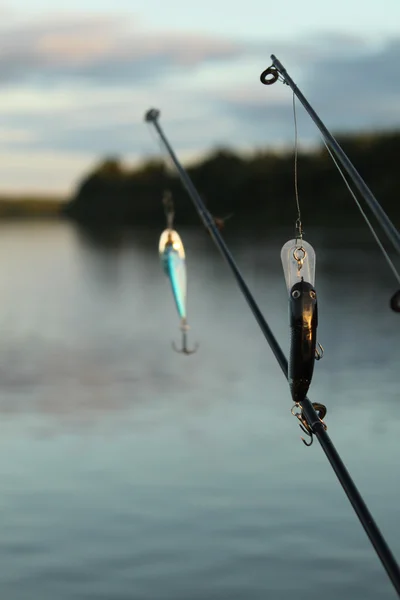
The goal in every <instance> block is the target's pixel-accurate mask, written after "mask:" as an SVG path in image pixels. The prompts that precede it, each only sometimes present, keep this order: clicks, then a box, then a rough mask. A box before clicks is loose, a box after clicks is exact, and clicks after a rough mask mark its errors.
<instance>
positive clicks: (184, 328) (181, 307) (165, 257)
mask: <svg viewBox="0 0 400 600" xmlns="http://www.w3.org/2000/svg"><path fill="white" fill-rule="evenodd" d="M164 204H165V206H166V215H167V229H165V230H164V231H163V232H162V234H161V237H160V241H159V244H158V252H159V255H160V259H161V264H162V267H163V270H164V273H165V274H166V275H167V277H168V279H169V281H170V283H171V289H172V294H173V297H174V301H175V306H176V310H177V312H178V315H179V318H180V321H181V325H180V329H181V332H182V348H181V349H180V350H179V349H178V348H176V346H175V344H172V346H173V348H174V350H176V352H181V353H183V354H193V353H194V352H196V349H197V346H196V347H195V348H194V349H193V350H189V349H188V346H187V332H188V329H189V326H188V323H187V308H186V296H187V280H186V263H185V249H184V247H183V243H182V240H181V238H180V236H179V234H178V232H177V231H175V230H174V229H173V228H172V224H173V216H174V213H173V204H172V200H171V198H170V196H169V195H168V196H166V197H165V198H164Z"/></svg>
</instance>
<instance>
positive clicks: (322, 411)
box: [290, 402, 327, 447]
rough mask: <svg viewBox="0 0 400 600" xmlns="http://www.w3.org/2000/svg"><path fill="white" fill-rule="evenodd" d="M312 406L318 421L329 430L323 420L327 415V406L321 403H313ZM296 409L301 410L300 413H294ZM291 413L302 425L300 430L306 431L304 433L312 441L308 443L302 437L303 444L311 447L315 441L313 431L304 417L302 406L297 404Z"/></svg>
mask: <svg viewBox="0 0 400 600" xmlns="http://www.w3.org/2000/svg"><path fill="white" fill-rule="evenodd" d="M312 405H313V407H314V410H315V412H316V413H317V415H318V419H319V420H320V421H321V423H322V425H323V426H324V428H325V429H327V426H326V424H325V423H324V421H323V419H324V417H325V415H326V413H327V409H326V406H325V405H324V404H320V403H319V402H313V403H312ZM295 408H298V409H300V412H294V410H295ZM290 412H291V413H292V415H293V416H294V417H296V418H297V419H298V420H299V421H300V423H299V427H300V429H301V430H302V431H304V433H305V434H306V435H307V436H308V437H309V438H310V441H309V442H307V441H306V440H305V439H304V438H303V437H301V438H300V439H301V441H302V442H303V444H304V445H305V446H307V447H310V446H311V445H312V443H313V441H314V436H313V430H312V429H311V427H310V425H309V424H308V422H307V420H306V418H305V417H304V415H303V410H302V408H301V406H300V405H299V404H295V405H294V406H293V408H292V410H291V411H290Z"/></svg>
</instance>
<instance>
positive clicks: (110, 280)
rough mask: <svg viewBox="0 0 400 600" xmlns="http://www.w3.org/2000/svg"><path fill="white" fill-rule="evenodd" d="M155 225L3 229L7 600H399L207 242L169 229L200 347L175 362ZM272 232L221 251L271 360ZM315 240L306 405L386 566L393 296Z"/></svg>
mask: <svg viewBox="0 0 400 600" xmlns="http://www.w3.org/2000/svg"><path fill="white" fill-rule="evenodd" d="M159 233H160V232H157V231H155V232H151V231H149V232H137V233H136V234H133V233H132V234H130V235H125V236H124V237H123V238H119V237H118V236H116V237H113V236H109V237H107V239H103V238H102V237H96V236H89V235H88V234H87V233H85V232H84V231H82V230H80V229H78V228H76V227H74V226H73V225H71V224H68V223H54V222H53V223H52V222H47V223H46V222H43V223H42V222H32V223H17V222H15V223H3V224H2V225H1V226H0V297H1V303H0V331H1V338H0V340H1V341H0V415H1V419H0V482H1V487H0V510H1V521H0V523H1V525H0V556H1V563H0V564H1V568H0V596H1V598H2V599H4V600H25V599H26V600H32V599H37V600H55V599H57V600H67V599H72V598H73V599H77V600H78V599H79V600H80V599H82V600H84V599H85V600H90V599H93V600H101V599H107V600H108V599H109V600H127V599H131V600H228V599H229V600H261V599H262V600H264V599H266V598H274V599H276V598H279V599H280V600H286V599H287V600H288V599H293V598H305V599H307V600H314V599H318V600H320V598H321V597H323V598H324V600H331V599H332V600H333V599H337V598H349V599H353V600H358V599H360V600H361V599H363V600H368V599H376V598H379V599H380V600H384V599H386V598H387V599H390V598H395V597H396V595H395V592H394V591H393V589H392V587H391V584H390V583H389V580H388V578H387V576H386V574H385V572H384V570H383V567H382V566H381V564H380V562H379V560H378V559H377V557H376V555H375V553H374V551H373V550H372V547H371V545H370V543H369V541H368V539H367V537H366V535H365V533H364V531H363V530H362V528H361V525H360V524H359V522H358V520H357V518H356V516H355V514H354V512H353V510H352V508H351V506H350V504H349V502H348V500H347V498H346V497H345V495H344V492H343V490H342V489H341V487H340V485H339V484H338V482H337V480H336V477H335V475H334V473H333V471H332V469H331V468H330V466H329V464H328V462H327V460H326V458H325V455H324V454H323V452H322V450H321V448H320V447H319V444H318V442H315V443H314V445H313V446H312V447H311V448H306V447H305V446H304V445H303V444H302V442H301V441H300V434H301V432H300V430H299V427H298V425H297V421H296V419H295V418H294V417H293V416H291V414H290V409H291V406H292V403H291V400H290V395H289V390H288V386H287V383H286V381H285V379H284V377H283V376H282V374H281V372H280V369H279V367H278V365H277V364H276V362H275V359H274V357H273V355H272V353H271V351H270V349H269V347H268V345H267V343H266V341H265V340H264V338H263V336H262V334H261V332H260V331H259V329H258V326H257V324H256V322H255V320H254V318H253V316H252V314H251V313H250V311H249V310H248V308H247V305H246V303H245V301H244V299H243V298H242V296H241V294H240V292H239V291H238V289H237V287H236V284H235V282H234V280H233V278H232V276H231V274H230V272H229V270H228V268H227V266H226V265H225V263H224V262H223V260H222V259H221V257H220V256H219V254H218V252H217V250H216V249H215V247H214V246H213V243H212V241H211V239H210V238H209V237H208V235H207V234H206V233H205V232H203V231H201V230H199V231H197V232H194V231H185V230H182V231H181V235H182V238H183V241H184V243H185V247H186V253H187V262H188V269H189V271H188V281H189V296H188V303H189V322H190V324H191V330H190V332H189V343H190V344H194V343H195V342H199V344H200V347H199V350H198V353H197V354H195V355H193V356H190V357H187V356H183V355H180V354H177V353H174V352H173V351H172V349H171V340H176V341H177V342H179V329H178V320H177V317H176V314H175V309H174V305H173V301H172V297H171V293H170V289H169V284H168V281H167V279H166V278H165V276H164V275H163V273H162V270H161V266H160V264H159V260H158V256H157V245H158V237H159ZM360 236H361V234H360ZM266 237H267V236H266ZM287 237H288V236H287V234H286V235H283V236H280V235H276V236H274V237H272V236H268V241H266V242H264V243H263V244H262V245H258V246H257V247H254V246H253V245H252V243H251V241H249V240H247V241H246V240H236V241H235V243H234V244H233V245H232V246H231V249H232V252H233V254H234V256H235V258H236V260H237V263H238V265H239V267H240V269H241V270H242V273H243V275H244V276H245V278H246V280H247V283H248V285H249V287H250V289H251V290H252V292H253V293H254V295H255V297H256V299H257V301H258V302H259V305H260V307H261V309H262V310H263V311H264V314H265V316H266V317H267V319H268V321H269V323H270V325H271V327H272V329H273V331H274V333H275V334H276V336H277V337H278V339H279V340H280V342H281V343H282V346H283V348H284V350H285V352H287V350H288V342H289V331H288V324H287V295H286V289H285V285H284V279H283V273H282V269H281V264H280V249H281V246H282V245H283V243H284V242H285V241H286V240H287ZM364 237H365V236H363V239H364ZM360 239H361V238H360ZM309 241H310V242H311V243H313V245H314V247H315V248H316V251H317V280H316V284H317V290H318V293H319V313H320V326H319V340H320V342H321V343H322V344H323V346H324V347H325V356H324V358H323V360H322V361H321V362H320V363H317V364H316V368H315V373H314V380H313V383H312V386H311V390H310V398H311V400H313V401H319V402H322V403H324V404H326V405H327V408H328V414H327V417H326V423H327V425H328V432H329V433H330V435H331V437H332V440H333V442H334V443H335V444H336V447H337V449H338V451H339V452H340V454H341V455H342V458H343V459H344V461H345V463H346V465H347V467H348V469H349V470H350V473H351V474H352V475H353V477H354V479H355V482H356V484H357V485H358V486H359V489H360V491H361V493H362V494H363V496H364V498H365V500H366V502H367V504H368V506H369V508H370V509H371V511H372V514H373V515H374V517H375V518H376V520H377V522H378V525H379V526H380V528H381V530H382V532H383V534H384V535H385V537H386V538H387V541H388V543H389V545H390V546H391V548H392V549H393V551H394V553H395V554H396V556H397V557H400V508H399V507H400V478H399V475H400V465H399V434H400V398H399V382H400V371H399V353H400V350H399V348H400V345H399V333H400V317H399V315H396V314H394V313H393V312H391V311H390V309H389V307H388V301H389V297H390V295H391V294H392V293H393V291H394V289H395V287H396V286H395V285H394V281H393V277H392V275H391V273H390V271H389V269H388V268H387V266H386V264H385V263H384V262H383V259H382V258H381V256H380V255H379V253H378V251H377V250H376V249H375V247H374V246H373V245H369V244H366V243H364V242H363V243H362V245H361V242H360V247H358V246H359V245H358V242H357V235H356V234H355V235H354V236H353V241H354V244H353V247H352V248H351V250H350V249H346V247H345V246H344V242H343V240H341V239H340V236H339V237H338V238H337V239H336V242H335V240H334V239H333V241H332V238H331V240H330V241H329V240H328V238H325V239H324V235H323V233H320V234H318V235H315V236H314V237H312V236H310V237H309Z"/></svg>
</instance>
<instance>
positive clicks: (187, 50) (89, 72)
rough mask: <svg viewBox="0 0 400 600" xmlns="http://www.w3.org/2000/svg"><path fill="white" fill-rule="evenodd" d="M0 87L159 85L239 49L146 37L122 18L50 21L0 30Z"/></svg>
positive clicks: (179, 36) (209, 41) (183, 36)
mask: <svg viewBox="0 0 400 600" xmlns="http://www.w3.org/2000/svg"><path fill="white" fill-rule="evenodd" d="M0 36H1V39H2V53H1V55H0V81H1V80H2V81H3V82H12V81H19V82H21V81H24V80H25V81H30V82H32V80H35V78H44V79H51V80H52V81H53V82H54V81H55V80H58V81H59V80H63V79H65V78H71V77H73V78H74V77H75V78H76V77H84V78H87V79H89V80H92V82H104V81H110V80H114V81H115V80H124V79H125V80H126V79H127V78H128V77H131V78H136V79H140V80H142V79H150V78H151V79H157V80H158V79H160V77H161V75H166V74H167V69H168V68H171V67H175V68H177V69H184V70H188V69H190V68H193V67H196V66H199V65H202V64H204V63H206V62H208V61H215V60H231V59H232V58H234V57H235V56H237V55H239V54H240V53H241V52H242V44H241V43H238V42H235V41H232V40H229V39H222V38H219V37H216V36H209V35H206V34H204V35H203V34H199V33H192V32H187V33H183V32H182V33H172V32H165V31H161V32H159V31H153V32H151V31H149V30H146V29H145V28H143V27H141V26H140V25H139V23H138V22H137V21H136V20H135V19H134V18H126V17H124V16H108V15H107V16H103V17H102V16H97V15H88V16H86V17H82V15H75V16H74V15H69V16H66V15H60V14H57V15H54V16H50V17H46V18H45V19H43V18H42V19H40V20H35V21H32V20H29V21H25V22H24V21H21V20H20V21H15V20H14V21H12V22H11V23H4V22H3V25H2V26H0Z"/></svg>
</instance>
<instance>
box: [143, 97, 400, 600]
mask: <svg viewBox="0 0 400 600" xmlns="http://www.w3.org/2000/svg"><path fill="white" fill-rule="evenodd" d="M159 117H160V111H159V110H157V109H154V108H153V109H150V110H148V111H147V112H146V114H145V121H147V122H148V123H151V124H152V125H153V126H154V129H155V130H156V132H157V133H158V135H159V137H160V139H161V141H162V143H163V145H164V147H165V149H166V151H167V153H168V154H169V156H170V158H171V160H172V162H173V163H174V165H175V167H176V170H177V171H178V174H179V177H180V179H181V182H182V184H183V186H184V187H185V189H186V190H187V192H188V194H189V197H190V199H191V200H192V202H193V204H194V206H195V208H196V210H197V212H198V214H199V216H200V218H201V220H202V222H203V224H204V226H205V227H206V229H207V230H208V232H209V233H210V235H211V237H212V239H213V240H214V242H215V244H216V246H217V248H218V249H219V251H220V252H221V254H222V256H223V257H224V259H225V260H226V262H227V263H228V265H229V267H230V269H231V271H232V273H233V275H234V277H235V279H236V282H237V284H238V286H239V288H240V290H241V291H242V293H243V295H244V297H245V299H246V301H247V303H248V305H249V307H250V309H251V311H252V313H253V315H254V317H255V319H256V321H257V323H258V324H259V326H260V329H261V331H262V332H263V334H264V336H265V338H266V340H267V342H268V344H269V346H270V348H271V350H272V352H273V354H274V356H275V358H276V359H277V361H278V364H279V366H280V367H281V370H282V372H283V374H284V375H285V377H286V379H287V378H288V361H287V358H286V356H285V354H284V352H283V350H282V349H281V347H280V345H279V343H278V341H277V340H276V338H275V336H274V334H273V332H272V330H271V329H270V327H269V325H268V323H267V321H266V319H265V318H264V316H263V314H262V313H261V310H260V309H259V307H258V305H257V303H256V301H255V299H254V298H253V295H252V294H251V292H250V290H249V288H248V286H247V284H246V282H245V280H244V279H243V277H242V275H241V273H240V271H239V268H238V266H237V265H236V262H235V260H234V258H233V256H232V254H231V253H230V251H229V249H228V247H227V245H226V243H225V241H224V240H223V238H222V236H221V234H220V232H219V230H218V228H217V226H216V224H215V222H214V219H213V218H212V216H211V214H210V213H209V211H208V210H207V208H206V206H205V205H204V202H203V200H202V199H201V197H200V195H199V193H198V191H197V189H196V187H195V186H194V184H193V182H192V180H191V179H190V177H189V175H188V173H187V172H186V170H185V169H184V168H183V166H182V165H181V164H180V162H179V160H178V158H177V157H176V155H175V152H174V151H173V149H172V147H171V145H170V143H169V141H168V139H167V138H166V136H165V134H164V131H163V130H162V128H161V126H160V123H159ZM299 408H300V413H293V414H294V415H295V416H296V417H297V418H298V419H299V421H300V426H301V427H302V428H303V431H305V432H306V433H308V435H310V437H311V439H312V435H315V436H316V438H317V439H318V441H319V443H320V445H321V447H322V449H323V451H324V453H325V455H326V457H327V458H328V461H329V463H330V465H331V466H332V468H333V470H334V472H335V474H336V476H337V478H338V480H339V482H340V484H341V486H342V488H343V490H344V492H345V494H346V495H347V497H348V499H349V501H350V503H351V505H352V507H353V509H354V511H355V513H356V515H357V517H358V518H359V520H360V523H361V525H362V527H363V528H364V531H365V532H366V534H367V536H368V538H369V540H370V542H371V544H372V546H373V548H374V549H375V552H376V554H377V556H378V557H379V559H380V561H381V563H382V565H383V567H384V569H385V571H386V573H387V575H388V576H389V578H390V580H391V582H392V584H393V586H394V588H395V590H396V592H397V594H398V596H399V597H400V569H399V565H398V564H397V562H396V559H395V558H394V555H393V553H392V551H391V550H390V548H389V546H388V544H387V542H386V540H385V538H384V537H383V535H382V533H381V531H380V529H379V528H378V526H377V524H376V522H375V520H374V518H373V517H372V514H371V513H370V511H369V509H368V507H367V505H366V503H365V502H364V499H363V497H362V496H361V494H360V492H359V491H358V489H357V487H356V485H355V483H354V481H353V479H352V478H351V476H350V473H349V472H348V470H347V468H346V466H345V464H344V462H343V461H342V459H341V457H340V455H339V453H338V451H337V450H336V448H335V446H334V445H333V442H332V440H331V439H330V437H329V435H328V433H327V431H326V425H325V423H324V422H323V420H322V419H323V418H324V416H325V413H326V407H324V406H323V405H321V404H317V403H312V402H311V401H310V400H309V398H308V397H307V396H306V397H305V398H304V399H303V400H302V401H301V405H300V407H299ZM292 411H293V409H292Z"/></svg>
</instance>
